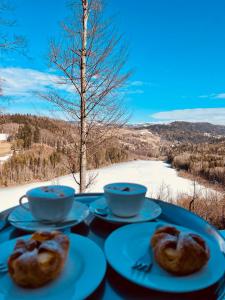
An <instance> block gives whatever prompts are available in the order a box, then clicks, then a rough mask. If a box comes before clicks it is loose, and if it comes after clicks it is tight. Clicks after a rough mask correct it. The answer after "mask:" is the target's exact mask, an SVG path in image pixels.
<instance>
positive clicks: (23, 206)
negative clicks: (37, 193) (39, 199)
mask: <svg viewBox="0 0 225 300" xmlns="http://www.w3.org/2000/svg"><path fill="white" fill-rule="evenodd" d="M23 198H27V195H23V196H22V197H20V200H19V203H20V206H21V207H22V208H24V209H26V210H28V211H30V210H29V208H28V207H26V206H25V205H24V203H23V201H22V200H23Z"/></svg>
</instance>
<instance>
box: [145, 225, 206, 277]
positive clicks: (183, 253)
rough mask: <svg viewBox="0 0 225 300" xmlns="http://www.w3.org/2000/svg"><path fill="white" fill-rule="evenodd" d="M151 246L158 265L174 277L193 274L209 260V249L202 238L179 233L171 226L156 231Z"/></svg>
mask: <svg viewBox="0 0 225 300" xmlns="http://www.w3.org/2000/svg"><path fill="white" fill-rule="evenodd" d="M151 246H152V248H153V252H154V256H155V259H156V261H157V262H158V264H159V265H160V266H161V267H162V268H163V269H165V270H166V271H168V272H171V273H173V274H176V275H188V274H191V273H194V272H196V271H198V270H200V269H201V268H202V267H203V266H204V265H205V264H206V263H207V261H208V259H209V248H208V246H207V245H206V243H205V241H204V240H203V239H202V237H200V236H199V235H197V234H192V233H185V232H181V231H179V230H177V229H176V228H175V227H172V226H165V227H161V228H159V229H157V230H156V231H155V233H154V235H153V236H152V239H151Z"/></svg>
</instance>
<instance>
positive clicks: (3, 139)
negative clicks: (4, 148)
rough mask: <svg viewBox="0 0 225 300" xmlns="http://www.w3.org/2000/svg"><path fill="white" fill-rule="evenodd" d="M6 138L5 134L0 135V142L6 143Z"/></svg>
mask: <svg viewBox="0 0 225 300" xmlns="http://www.w3.org/2000/svg"><path fill="white" fill-rule="evenodd" d="M8 136H9V135H8V134H6V133H0V141H7V138H8Z"/></svg>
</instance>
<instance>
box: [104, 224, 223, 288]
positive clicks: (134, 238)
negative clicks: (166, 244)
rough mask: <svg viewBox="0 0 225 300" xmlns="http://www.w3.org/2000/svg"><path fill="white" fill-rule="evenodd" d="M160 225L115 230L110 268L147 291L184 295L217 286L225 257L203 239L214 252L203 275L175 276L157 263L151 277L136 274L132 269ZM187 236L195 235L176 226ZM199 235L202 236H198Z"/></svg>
mask: <svg viewBox="0 0 225 300" xmlns="http://www.w3.org/2000/svg"><path fill="white" fill-rule="evenodd" d="M156 226H157V223H156V222H155V223H142V224H131V225H127V226H123V227H120V228H119V229H117V230H115V231H114V232H113V233H112V234H111V235H110V236H109V237H108V238H107V240H106V242H105V254H106V258H107V260H108V262H109V263H110V265H111V266H112V267H113V268H114V269H115V270H116V271H117V272H118V273H119V274H120V275H122V276H124V277H125V278H127V279H128V280H130V281H132V282H134V283H136V284H138V285H141V286H144V287H146V288H150V289H154V290H159V291H163V292H173V293H183V292H192V291H197V290H201V289H203V288H206V287H208V286H210V285H212V284H214V283H216V282H217V281H218V280H219V279H220V278H221V277H222V276H223V274H224V272H225V257H224V256H223V254H222V253H221V251H220V249H219V246H218V245H217V243H216V242H214V241H212V240H211V239H210V238H208V237H207V236H202V237H203V238H204V239H205V241H206V242H207V244H208V246H209V248H210V259H209V261H208V263H207V265H205V266H204V267H203V268H202V269H201V270H200V271H198V272H195V273H193V274H191V275H188V276H175V275H172V274H170V273H168V272H166V271H165V270H163V269H162V268H160V267H159V265H158V264H157V263H156V262H155V261H154V262H153V267H152V269H151V271H150V272H148V273H147V274H143V273H142V274H141V273H140V272H139V271H137V270H133V269H132V268H131V266H132V265H133V264H134V262H135V261H136V260H137V259H138V258H140V257H141V256H142V255H143V254H144V253H145V252H146V251H147V249H148V247H149V244H150V239H151V236H152V235H153V233H154V231H155V228H156ZM176 227H177V228H178V229H180V230H183V231H186V232H194V231H191V230H189V229H187V228H184V227H180V226H176ZM197 234H198V233H197Z"/></svg>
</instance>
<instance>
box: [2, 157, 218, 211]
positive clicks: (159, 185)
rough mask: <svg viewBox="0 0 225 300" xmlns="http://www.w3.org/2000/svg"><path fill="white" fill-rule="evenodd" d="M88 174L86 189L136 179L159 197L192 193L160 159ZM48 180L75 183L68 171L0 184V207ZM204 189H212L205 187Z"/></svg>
mask: <svg viewBox="0 0 225 300" xmlns="http://www.w3.org/2000/svg"><path fill="white" fill-rule="evenodd" d="M89 174H98V176H97V178H96V179H95V182H94V183H93V185H92V186H91V187H90V188H89V190H88V192H102V191H103V186H104V185H105V184H107V183H110V182H118V181H123V182H136V183H141V184H144V185H145V186H147V188H148V192H147V196H149V197H158V196H159V195H160V196H161V199H166V198H167V195H168V194H169V195H170V197H173V198H174V199H176V197H177V196H179V195H180V194H181V193H185V194H193V190H194V185H193V182H192V181H191V180H188V179H185V178H182V177H178V176H177V172H176V171H175V170H174V169H172V168H170V166H169V165H168V164H166V163H164V162H162V161H142V160H139V161H132V162H126V163H119V164H115V165H112V166H109V167H105V168H101V169H98V170H93V171H89ZM48 184H63V185H70V186H73V187H74V188H75V189H76V190H78V189H77V185H76V184H75V183H74V180H73V178H72V176H71V175H66V176H62V177H59V178H56V179H54V180H51V181H46V182H36V183H32V184H26V185H20V186H16V187H8V188H0V211H2V210H4V209H7V208H9V207H11V206H14V205H17V204H18V200H19V198H20V197H21V196H22V195H24V194H25V193H26V191H27V190H28V189H31V188H34V187H37V186H40V185H48ZM196 189H197V190H198V191H199V192H202V193H206V190H205V188H204V187H203V186H201V185H199V184H196ZM207 192H214V191H213V190H207Z"/></svg>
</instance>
